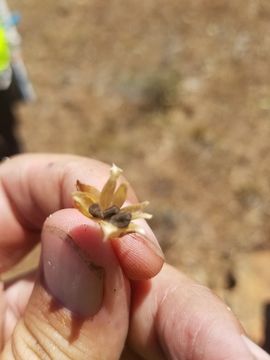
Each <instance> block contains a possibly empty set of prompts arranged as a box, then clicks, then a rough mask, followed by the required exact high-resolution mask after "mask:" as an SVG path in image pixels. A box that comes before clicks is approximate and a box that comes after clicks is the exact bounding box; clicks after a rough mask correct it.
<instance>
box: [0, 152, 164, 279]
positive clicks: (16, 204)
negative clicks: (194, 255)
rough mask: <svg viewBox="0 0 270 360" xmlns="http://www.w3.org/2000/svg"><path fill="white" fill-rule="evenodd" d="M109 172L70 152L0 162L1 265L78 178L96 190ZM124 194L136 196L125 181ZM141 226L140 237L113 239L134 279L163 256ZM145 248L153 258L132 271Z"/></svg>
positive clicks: (155, 267)
mask: <svg viewBox="0 0 270 360" xmlns="http://www.w3.org/2000/svg"><path fill="white" fill-rule="evenodd" d="M108 175H109V167H108V166H107V165H105V164H103V163H100V162H97V161H94V160H90V159H87V158H81V157H76V156H70V155H65V156H64V155H51V154H50V155H23V156H18V157H15V158H13V159H12V160H9V161H6V162H5V163H3V164H2V165H1V166H0V206H1V209H2V213H3V214H4V216H3V217H1V218H0V229H1V231H2V232H3V233H4V236H1V238H0V264H1V266H0V271H1V270H3V269H6V268H8V267H10V266H11V265H12V264H14V263H15V262H16V261H17V260H18V258H19V257H21V256H22V255H23V254H24V253H25V252H27V251H28V250H29V248H30V247H32V246H33V244H34V242H35V241H37V238H38V235H39V231H40V229H41V227H42V224H43V222H44V220H45V218H46V217H47V216H49V214H51V213H53V212H55V211H56V210H59V209H61V208H69V207H72V206H73V200H72V197H71V193H72V191H74V189H75V183H76V180H77V179H79V180H80V181H81V182H83V183H88V184H91V185H92V186H94V187H96V188H98V189H99V190H100V189H101V188H102V186H103V185H104V183H105V182H106V180H107V178H108ZM128 200H129V202H131V203H132V202H135V201H136V196H135V194H134V192H133V190H132V189H131V187H130V186H129V191H128ZM142 226H143V227H145V228H146V233H147V237H146V238H145V239H144V240H145V241H140V240H138V241H137V237H136V236H135V237H134V236H132V240H131V238H130V237H129V236H126V237H125V239H123V240H124V241H123V242H121V241H120V242H117V241H115V243H114V249H115V251H116V253H117V256H118V258H119V261H120V264H121V265H122V266H123V269H124V271H125V273H126V274H127V275H128V274H131V275H132V276H133V277H134V278H138V279H142V278H145V276H146V275H147V277H151V276H154V275H155V274H156V273H157V272H158V271H159V270H160V268H161V266H162V264H163V261H164V260H163V256H162V253H161V251H160V248H159V245H158V242H157V240H156V238H155V237H154V236H153V234H152V233H151V232H150V231H149V230H147V225H146V222H145V221H143V223H142ZM148 238H149V240H150V243H149V244H148ZM136 244H137V245H136ZM131 245H132V246H133V247H132V254H134V255H133V256H131V257H130V256H129V257H127V256H126V255H127V252H129V253H130V254H131V249H130V246H131ZM144 250H145V253H148V254H149V253H151V252H152V253H153V251H156V253H155V254H156V260H155V261H152V262H151V261H150V266H149V263H148V262H146V261H144V262H142V263H141V266H139V267H137V270H136V271H135V273H134V271H133V272H132V271H131V268H132V266H134V264H135V263H136V261H135V260H138V259H140V258H141V254H142V253H143V252H144ZM7 252H8V254H9V256H7ZM136 254H137V256H136ZM124 257H125V259H124ZM130 259H131V260H130ZM134 259H135V260H134ZM151 264H152V265H151ZM146 266H147V267H148V269H145V267H146ZM140 272H141V274H140Z"/></svg>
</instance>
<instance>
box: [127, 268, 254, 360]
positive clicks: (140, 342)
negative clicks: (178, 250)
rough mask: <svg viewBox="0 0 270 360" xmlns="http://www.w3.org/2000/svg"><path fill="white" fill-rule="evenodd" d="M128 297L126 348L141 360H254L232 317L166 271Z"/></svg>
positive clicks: (137, 284)
mask: <svg viewBox="0 0 270 360" xmlns="http://www.w3.org/2000/svg"><path fill="white" fill-rule="evenodd" d="M132 294H133V304H132V315H131V323H130V333H129V342H130V344H131V346H132V348H133V349H137V350H139V353H140V354H141V355H142V356H143V357H144V358H147V359H157V360H158V359H179V360H180V359H181V360H187V359H192V360H206V359H207V360H224V359H226V360H235V359H237V360H252V359H253V360H254V357H253V355H252V353H251V352H250V351H249V349H248V347H247V346H246V343H245V341H244V340H243V337H242V336H241V334H242V333H243V329H242V328H241V326H240V325H239V323H238V322H237V320H236V319H235V317H234V316H233V314H232V312H231V311H230V310H229V309H228V308H226V306H225V305H224V304H223V303H222V302H221V301H220V300H219V299H218V298H217V297H216V296H214V295H213V294H212V293H211V292H210V290H208V289H207V288H205V287H203V286H201V285H198V284H196V283H194V282H192V281H191V280H189V279H187V278H186V277H185V276H184V275H182V274H180V273H179V272H177V271H176V270H175V269H173V268H171V267H170V266H168V265H166V266H164V268H163V270H162V271H161V272H160V273H159V274H158V275H157V276H156V277H155V278H154V279H152V280H151V281H150V280H149V281H147V282H135V283H134V284H133V288H132ZM146 319H147V321H146Z"/></svg>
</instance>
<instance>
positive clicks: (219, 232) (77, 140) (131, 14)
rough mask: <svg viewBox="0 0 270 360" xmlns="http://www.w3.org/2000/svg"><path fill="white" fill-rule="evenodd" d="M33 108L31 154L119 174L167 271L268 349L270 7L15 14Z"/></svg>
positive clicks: (54, 5)
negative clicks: (210, 296) (76, 158)
mask: <svg viewBox="0 0 270 360" xmlns="http://www.w3.org/2000/svg"><path fill="white" fill-rule="evenodd" d="M10 5H11V7H12V8H15V9H17V10H19V11H20V12H21V13H22V16H23V20H22V23H21V26H20V31H21V34H22V37H23V43H24V58H25V61H26V64H27V66H28V69H29V72H30V75H31V79H32V80H33V83H34V87H35V89H36V92H37V96H38V98H37V101H36V102H35V103H33V104H29V105H22V106H20V107H19V109H18V115H19V119H20V120H19V124H18V125H19V126H18V134H19V136H20V138H21V139H22V141H23V144H24V149H25V151H29V152H61V153H76V154H80V155H85V156H89V157H93V158H97V159H100V160H103V161H106V162H108V163H112V162H115V163H116V164H117V165H119V166H120V167H122V168H123V169H124V170H125V175H126V176H127V177H128V179H129V180H130V181H131V183H132V184H133V186H134V188H135V189H136V190H137V193H138V194H139V197H140V198H141V199H143V200H144V199H149V200H150V201H151V206H150V211H151V212H152V213H153V214H154V219H153V220H152V226H153V228H154V230H155V231H156V233H157V235H158V238H159V240H160V243H161V244H162V246H163V249H164V251H165V253H166V256H167V260H168V261H169V262H170V263H172V264H174V265H175V266H177V267H178V268H179V269H181V270H182V271H184V272H186V273H187V274H189V275H190V276H192V277H193V278H195V279H197V280H198V281H200V282H201V283H203V284H205V285H207V286H210V287H211V288H212V289H213V290H214V291H216V292H217V293H218V294H219V295H220V296H221V297H223V299H225V301H226V302H227V304H228V305H229V306H231V307H232V309H233V311H234V312H236V313H237V315H238V316H239V318H240V320H241V321H242V323H243V325H244V327H245V329H246V330H247V332H248V334H249V336H251V337H252V338H253V339H255V340H256V341H258V342H260V343H262V342H267V341H266V340H265V339H264V337H265V334H264V333H265V322H267V317H266V316H265V314H266V309H268V307H267V305H268V303H270V274H269V271H268V269H269V264H270V252H269V231H270V225H269V215H270V203H269V199H270V170H269V161H270V143H269V138H270V82H269V81H270V71H269V59H270V32H269V27H270V22H269V21H270V2H269V1H268V0H238V1H235V0H196V1H195V0H181V1H179V0H166V1H160V0H145V1H141V2H140V1H135V0H126V1H117V0H112V1H100V0H90V1H89V0H77V1H70V0H58V1H55V0H46V1H34V0H12V1H11V3H10Z"/></svg>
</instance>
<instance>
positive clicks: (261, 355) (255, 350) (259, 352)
mask: <svg viewBox="0 0 270 360" xmlns="http://www.w3.org/2000/svg"><path fill="white" fill-rule="evenodd" d="M241 336H242V338H243V340H244V343H245V344H246V346H247V347H248V349H249V351H250V352H251V353H252V355H253V356H254V359H256V360H270V355H268V354H267V353H266V352H265V351H264V350H263V349H262V348H260V347H259V346H258V345H257V344H255V343H254V342H253V341H251V340H250V339H249V338H248V337H246V336H245V335H241Z"/></svg>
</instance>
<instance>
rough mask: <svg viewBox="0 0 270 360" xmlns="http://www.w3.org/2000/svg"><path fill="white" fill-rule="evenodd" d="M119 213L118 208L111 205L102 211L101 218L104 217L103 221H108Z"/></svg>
mask: <svg viewBox="0 0 270 360" xmlns="http://www.w3.org/2000/svg"><path fill="white" fill-rule="evenodd" d="M119 211H120V209H119V207H118V206H116V205H113V206H111V207H109V208H108V209H106V210H104V211H103V217H104V219H110V218H111V217H112V216H113V215H116V214H118V213H119Z"/></svg>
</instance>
